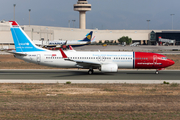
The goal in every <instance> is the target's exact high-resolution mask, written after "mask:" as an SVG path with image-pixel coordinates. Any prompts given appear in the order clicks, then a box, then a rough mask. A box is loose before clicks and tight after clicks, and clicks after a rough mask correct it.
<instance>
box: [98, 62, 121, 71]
mask: <svg viewBox="0 0 180 120" xmlns="http://www.w3.org/2000/svg"><path fill="white" fill-rule="evenodd" d="M117 71H118V65H117V64H102V65H101V72H117Z"/></svg>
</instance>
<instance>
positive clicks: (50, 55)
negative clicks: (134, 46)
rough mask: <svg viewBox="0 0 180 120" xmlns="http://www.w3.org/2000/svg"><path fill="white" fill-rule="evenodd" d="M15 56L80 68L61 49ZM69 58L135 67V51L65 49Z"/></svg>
mask: <svg viewBox="0 0 180 120" xmlns="http://www.w3.org/2000/svg"><path fill="white" fill-rule="evenodd" d="M26 54H27V56H20V55H15V57H17V58H19V59H22V60H24V61H27V62H31V63H36V64H40V65H46V66H51V67H61V68H78V67H80V68H81V66H79V65H77V63H76V62H72V61H66V60H64V58H63V57H62V55H61V53H60V51H44V52H26ZM65 54H66V55H67V56H68V58H69V59H72V60H77V61H83V62H92V63H93V62H94V63H100V64H117V65H118V68H133V59H134V58H133V52H87V51H86V52H77V51H65Z"/></svg>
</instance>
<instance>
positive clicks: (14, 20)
mask: <svg viewBox="0 0 180 120" xmlns="http://www.w3.org/2000/svg"><path fill="white" fill-rule="evenodd" d="M13 6H14V21H15V7H16V4H14V5H13Z"/></svg>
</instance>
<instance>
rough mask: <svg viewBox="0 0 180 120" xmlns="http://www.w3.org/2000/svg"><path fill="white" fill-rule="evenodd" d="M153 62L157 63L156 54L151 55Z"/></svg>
mask: <svg viewBox="0 0 180 120" xmlns="http://www.w3.org/2000/svg"><path fill="white" fill-rule="evenodd" d="M153 63H154V65H156V63H157V55H153Z"/></svg>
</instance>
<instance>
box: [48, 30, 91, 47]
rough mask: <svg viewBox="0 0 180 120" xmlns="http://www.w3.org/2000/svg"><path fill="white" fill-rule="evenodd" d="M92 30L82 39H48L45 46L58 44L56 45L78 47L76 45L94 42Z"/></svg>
mask: <svg viewBox="0 0 180 120" xmlns="http://www.w3.org/2000/svg"><path fill="white" fill-rule="evenodd" d="M92 34H93V31H91V32H90V33H88V34H87V35H86V37H85V38H84V39H83V40H71V41H70V40H66V41H62V40H54V41H49V44H48V45H47V46H58V45H61V46H62V45H71V46H73V47H78V46H84V45H89V44H91V43H93V42H94V38H93V39H91V38H92Z"/></svg>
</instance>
